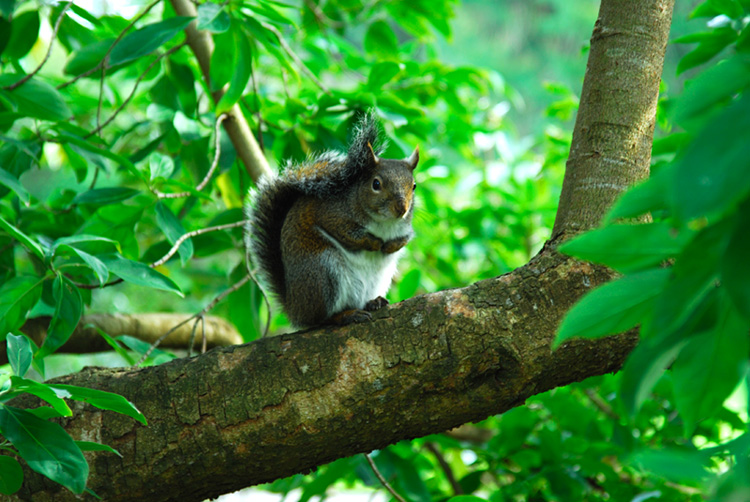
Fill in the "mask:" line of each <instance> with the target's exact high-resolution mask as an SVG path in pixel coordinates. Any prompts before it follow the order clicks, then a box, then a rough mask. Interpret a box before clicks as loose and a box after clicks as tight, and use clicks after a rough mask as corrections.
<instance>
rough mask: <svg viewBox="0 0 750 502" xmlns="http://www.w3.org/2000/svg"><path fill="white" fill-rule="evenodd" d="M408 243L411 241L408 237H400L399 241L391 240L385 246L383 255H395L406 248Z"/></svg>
mask: <svg viewBox="0 0 750 502" xmlns="http://www.w3.org/2000/svg"><path fill="white" fill-rule="evenodd" d="M407 242H409V239H408V238H407V237H399V238H398V239H391V240H389V241H387V242H386V243H385V244H383V253H385V254H392V253H395V252H396V251H398V250H399V249H401V248H402V247H404V246H406V243H407Z"/></svg>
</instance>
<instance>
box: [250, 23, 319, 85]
mask: <svg viewBox="0 0 750 502" xmlns="http://www.w3.org/2000/svg"><path fill="white" fill-rule="evenodd" d="M261 25H263V27H264V28H265V29H267V30H268V31H270V32H271V33H273V34H274V35H276V38H277V39H278V40H279V43H280V44H281V47H282V48H283V49H284V51H286V53H287V54H289V57H291V58H292V59H293V60H294V62H295V63H297V66H299V67H300V69H301V70H302V71H303V72H305V74H307V76H308V77H310V80H312V81H313V82H315V85H317V86H318V87H320V90H322V91H323V92H325V93H326V94H328V95H329V96H332V94H331V91H329V90H328V88H327V87H326V86H324V85H323V82H321V81H320V80H318V77H316V76H315V74H314V73H313V72H312V71H310V68H308V67H307V65H305V63H304V61H302V60H301V59H300V57H299V56H297V54H296V53H295V52H294V51H293V50H292V48H291V47H290V46H289V44H288V43H286V40H284V37H283V36H282V35H281V32H280V31H279V30H278V29H276V27H275V26H274V25H272V24H269V23H265V22H262V23H261Z"/></svg>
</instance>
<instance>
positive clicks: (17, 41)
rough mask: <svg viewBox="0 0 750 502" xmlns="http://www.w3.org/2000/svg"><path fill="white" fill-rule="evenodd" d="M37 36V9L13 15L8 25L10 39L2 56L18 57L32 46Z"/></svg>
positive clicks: (26, 52)
mask: <svg viewBox="0 0 750 502" xmlns="http://www.w3.org/2000/svg"><path fill="white" fill-rule="evenodd" d="M37 38H39V11H36V10H28V11H26V12H22V13H21V14H19V15H17V16H14V17H13V22H12V23H11V25H10V39H8V45H7V46H6V47H5V50H4V51H3V56H7V57H9V58H11V59H20V58H22V57H23V56H25V55H26V54H28V52H29V51H30V50H31V48H32V47H34V44H35V43H36V41H37Z"/></svg>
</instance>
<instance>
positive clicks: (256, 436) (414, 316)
mask: <svg viewBox="0 0 750 502" xmlns="http://www.w3.org/2000/svg"><path fill="white" fill-rule="evenodd" d="M672 5H673V3H672V1H671V0H645V1H640V2H625V1H622V0H604V1H603V2H602V8H601V13H600V19H599V21H597V27H596V29H595V31H594V35H593V37H592V40H591V55H590V59H591V60H592V61H590V63H589V67H588V70H587V74H586V79H585V81H584V91H583V94H582V98H581V104H580V110H579V117H578V119H577V122H576V129H575V130H576V133H575V134H574V138H573V146H572V148H571V160H570V162H569V163H568V172H567V173H566V178H565V182H564V188H563V194H562V197H561V201H560V208H559V211H558V218H557V221H556V223H555V236H557V237H558V238H559V237H560V236H564V235H566V234H568V233H570V232H578V231H580V230H582V229H585V228H590V227H591V226H593V225H595V224H596V222H598V221H599V220H600V218H601V216H602V215H603V213H604V211H606V210H607V209H608V207H609V205H610V204H611V202H612V201H613V199H614V198H615V197H616V196H617V195H618V194H619V192H621V191H622V190H623V189H624V188H625V187H626V186H627V185H629V184H631V183H633V182H635V181H637V180H639V179H641V178H643V177H645V176H646V175H647V173H648V162H649V155H648V152H649V151H650V144H651V134H652V132H653V120H654V117H653V115H654V112H655V107H654V106H653V103H655V102H656V97H657V92H658V83H659V75H660V73H661V70H660V69H661V65H662V61H663V57H664V49H665V47H666V42H667V36H668V29H669V22H670V18H671V10H672ZM623 69H624V70H625V71H626V74H625V75H623V76H618V74H619V72H620V71H623ZM636 69H638V71H635V70H636ZM638 110H640V111H638ZM556 240H557V239H556ZM610 278H611V273H610V272H609V271H608V270H606V269H603V268H599V267H594V266H592V265H590V264H586V263H580V262H576V261H574V260H572V259H568V258H565V257H563V256H560V255H559V254H557V253H556V252H555V250H554V246H553V245H548V246H546V247H545V249H544V250H542V252H541V253H540V254H539V255H538V256H537V257H535V258H534V259H533V260H532V261H531V262H530V263H529V264H527V265H525V266H524V267H521V268H519V269H517V270H515V271H514V272H512V273H510V274H507V275H504V276H502V277H498V278H495V279H490V280H487V281H482V282H479V283H476V284H473V285H471V286H468V287H466V288H462V289H456V290H448V291H442V292H438V293H433V294H429V295H423V296H420V297H416V298H413V299H411V300H408V301H405V302H402V303H400V304H397V305H394V306H392V307H390V308H387V309H383V310H382V311H379V312H378V313H377V314H376V315H375V316H374V320H373V321H372V322H368V323H363V324H356V325H351V326H347V327H342V328H336V329H334V328H324V329H316V330H309V331H305V332H301V333H296V334H292V335H283V336H279V337H275V338H268V339H263V340H259V341H257V342H254V343H252V344H248V345H242V346H233V347H224V348H218V349H214V350H212V351H210V352H208V353H207V354H205V355H202V356H199V357H195V358H192V359H180V360H175V361H172V362H170V363H167V364H163V365H161V366H157V367H152V368H145V369H140V370H133V369H96V368H89V369H87V370H84V371H83V372H81V373H78V374H75V375H70V376H67V377H64V378H62V379H60V380H61V381H63V382H65V383H69V384H76V385H85V386H89V387H93V388H100V389H106V390H109V391H112V392H116V393H119V394H122V395H124V396H126V397H127V398H128V399H130V400H131V401H132V402H134V403H135V404H136V406H138V408H139V409H140V410H141V411H142V412H143V413H144V414H145V415H146V417H147V418H148V420H149V425H148V426H147V427H144V426H141V425H140V424H137V423H136V422H134V421H133V420H131V419H129V418H127V417H124V416H121V415H118V414H115V413H112V412H106V411H101V410H98V409H94V408H91V407H89V406H87V405H85V404H81V403H72V404H73V406H74V416H73V417H72V418H71V419H67V420H64V421H63V425H64V426H65V428H66V429H67V430H68V431H69V432H70V433H71V434H72V435H73V437H74V438H76V439H84V440H93V441H101V442H104V443H106V444H109V445H111V446H113V447H114V448H116V449H117V450H119V451H120V453H121V454H122V455H123V458H119V457H116V456H114V455H111V454H107V453H100V452H95V453H93V452H92V453H87V456H88V458H89V460H90V464H91V474H90V478H89V486H90V487H91V488H92V489H93V490H94V491H95V492H96V493H98V494H99V495H100V496H101V497H102V498H104V499H105V500H182V501H186V500H203V499H205V498H207V497H214V496H217V495H219V494H222V493H227V492H230V491H233V490H237V489H239V488H242V487H245V486H250V485H253V484H257V483H262V482H265V481H271V480H273V479H277V478H280V477H284V476H288V475H290V474H293V473H297V472H306V471H309V470H310V469H313V468H314V467H315V466H317V465H320V464H323V463H326V462H329V461H332V460H334V459H337V458H341V457H345V456H349V455H353V454H355V453H360V452H367V451H370V450H372V449H376V448H382V447H384V446H386V445H388V444H392V443H395V442H397V441H400V440H403V439H411V438H416V437H420V436H424V435H427V434H431V433H435V432H441V431H445V430H447V429H450V428H452V427H455V426H457V425H459V424H462V423H465V422H467V421H476V420H481V419H483V418H485V417H487V416H489V415H493V414H497V413H502V412H503V411H505V410H508V409H510V408H512V407H514V406H518V405H520V404H523V402H524V400H525V399H526V398H528V397H529V396H532V395H534V394H537V393H539V392H543V391H545V390H548V389H551V388H554V387H557V386H560V385H565V384H568V383H570V382H574V381H578V380H582V379H584V378H587V377H589V376H594V375H600V374H603V373H607V372H612V371H616V370H617V369H618V368H619V367H620V366H621V364H622V363H623V361H624V358H625V357H626V356H627V354H628V352H629V351H630V350H631V349H632V347H633V346H634V344H635V342H636V335H635V334H634V333H630V334H625V335H618V336H614V337H607V338H604V339H599V340H586V341H583V340H577V341H570V342H567V343H565V344H563V345H562V346H561V347H560V348H559V349H557V350H556V351H554V352H552V350H551V349H550V344H551V342H552V340H553V339H554V336H555V331H556V328H557V326H558V324H559V321H560V319H561V318H562V316H563V315H564V313H565V312H566V311H567V310H568V309H569V308H570V306H571V305H572V304H573V303H574V302H575V301H576V300H577V299H578V298H579V297H580V296H581V295H582V294H584V293H586V292H587V291H589V290H590V289H591V288H593V287H595V286H596V285H598V284H601V283H603V282H605V281H607V280H609V279H610ZM28 402H30V399H29V400H27V404H28ZM24 475H25V476H26V478H25V479H26V481H25V483H24V486H23V488H22V490H21V491H20V492H19V493H18V494H17V496H16V497H15V499H23V500H30V499H31V498H32V497H33V498H34V500H74V499H75V496H73V495H72V494H71V493H70V492H68V491H67V490H65V489H63V488H61V487H60V486H59V485H55V484H54V483H52V482H50V481H49V480H47V479H46V478H43V477H41V476H39V475H36V474H35V473H33V472H31V471H29V470H28V469H26V470H25V471H24Z"/></svg>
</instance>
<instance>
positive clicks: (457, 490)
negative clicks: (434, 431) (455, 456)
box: [425, 441, 464, 495]
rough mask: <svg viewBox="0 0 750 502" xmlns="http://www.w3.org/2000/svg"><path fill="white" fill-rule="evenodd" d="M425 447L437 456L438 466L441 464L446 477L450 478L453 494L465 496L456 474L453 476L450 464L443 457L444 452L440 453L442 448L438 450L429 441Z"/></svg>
mask: <svg viewBox="0 0 750 502" xmlns="http://www.w3.org/2000/svg"><path fill="white" fill-rule="evenodd" d="M425 447H426V448H427V449H428V450H430V453H432V454H433V455H435V458H436V459H437V461H438V464H440V468H441V469H442V470H443V472H444V473H445V477H446V478H448V482H449V483H450V485H451V487H452V488H453V494H454V495H463V493H464V489H463V488H461V485H460V484H458V481H457V480H456V476H455V474H453V469H451V466H450V465H448V462H447V461H446V460H445V457H444V456H443V452H441V451H440V448H438V445H437V444H435V443H433V442H432V441H428V442H426V443H425Z"/></svg>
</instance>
